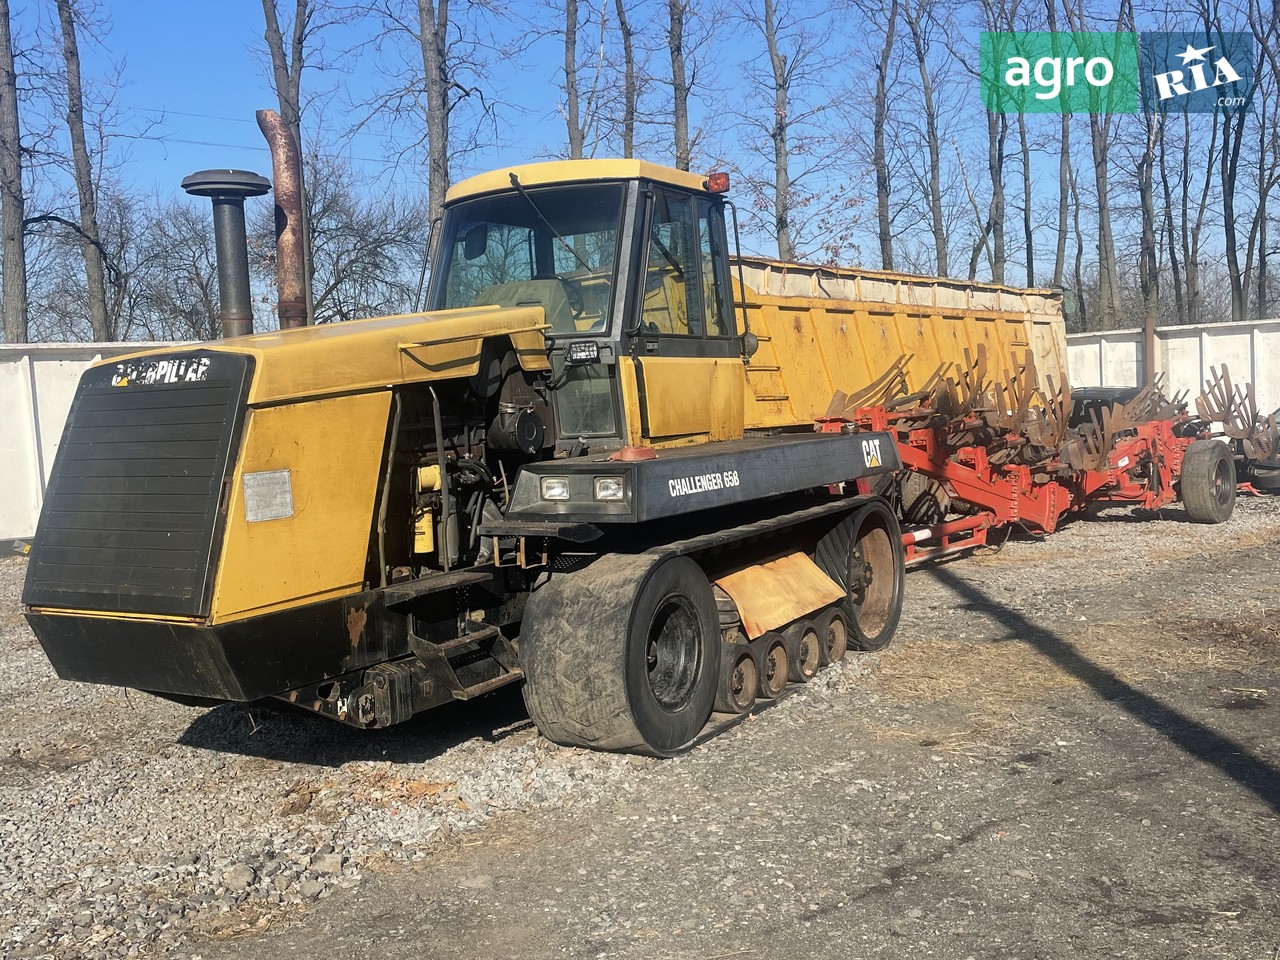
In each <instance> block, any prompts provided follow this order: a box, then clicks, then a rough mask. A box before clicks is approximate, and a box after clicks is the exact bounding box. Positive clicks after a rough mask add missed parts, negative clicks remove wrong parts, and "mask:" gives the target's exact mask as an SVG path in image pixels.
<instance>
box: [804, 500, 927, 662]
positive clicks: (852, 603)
mask: <svg viewBox="0 0 1280 960" xmlns="http://www.w3.org/2000/svg"><path fill="white" fill-rule="evenodd" d="M814 560H815V561H816V562H817V564H818V566H819V567H820V568H821V569H822V572H823V573H825V574H826V575H827V576H829V577H830V578H831V579H832V580H834V581H836V583H838V584H840V585H841V586H842V587H844V588H845V590H846V592H847V597H846V599H845V601H844V602H843V603H842V604H841V605H840V606H841V609H842V610H843V611H844V613H845V616H846V620H847V623H848V626H849V646H850V647H852V648H853V649H854V650H882V649H884V648H885V647H887V646H888V645H889V643H890V641H892V640H893V634H894V631H895V630H897V629H898V620H899V619H900V618H901V616H902V588H903V579H904V577H905V573H906V569H905V566H904V564H903V557H902V528H901V527H899V526H898V519H897V517H895V516H894V515H893V511H892V510H890V509H889V505H888V504H887V503H885V501H883V500H878V499H877V500H872V501H870V502H869V503H867V504H865V505H864V506H862V507H860V508H859V509H858V510H855V511H854V512H853V513H851V514H850V515H849V516H847V517H845V518H844V519H843V520H841V521H840V523H838V524H837V525H836V526H835V527H834V528H833V529H832V530H831V531H829V532H828V533H827V534H826V535H825V536H823V537H822V539H821V540H819V541H818V547H817V550H816V551H815V553H814Z"/></svg>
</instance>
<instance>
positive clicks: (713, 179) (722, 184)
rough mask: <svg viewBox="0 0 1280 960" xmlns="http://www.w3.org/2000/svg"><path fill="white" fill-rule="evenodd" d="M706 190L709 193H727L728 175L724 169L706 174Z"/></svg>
mask: <svg viewBox="0 0 1280 960" xmlns="http://www.w3.org/2000/svg"><path fill="white" fill-rule="evenodd" d="M707 190H708V191H709V192H710V193H728V192H729V175H728V174H727V173H725V172H724V171H720V172H719V173H709V174H707Z"/></svg>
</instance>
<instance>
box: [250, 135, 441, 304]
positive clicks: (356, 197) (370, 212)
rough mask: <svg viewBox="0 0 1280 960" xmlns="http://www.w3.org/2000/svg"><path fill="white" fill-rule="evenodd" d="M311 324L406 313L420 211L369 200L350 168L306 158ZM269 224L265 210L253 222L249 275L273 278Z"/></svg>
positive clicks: (404, 203) (379, 197)
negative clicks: (312, 260)
mask: <svg viewBox="0 0 1280 960" xmlns="http://www.w3.org/2000/svg"><path fill="white" fill-rule="evenodd" d="M307 164H308V174H309V179H310V181H311V184H312V188H311V193H310V194H309V197H308V200H309V202H310V204H311V213H310V217H311V225H312V239H313V243H314V248H315V312H316V323H318V324H323V323H337V322H340V321H343V320H354V319H359V318H361V317H373V316H381V315H385V314H391V313H400V312H404V311H406V310H410V309H412V307H413V300H414V295H415V291H416V287H417V280H418V277H417V271H416V270H415V269H414V266H413V265H414V264H415V263H417V262H419V261H418V257H419V256H420V254H421V247H422V237H423V236H425V234H426V232H427V229H428V226H429V220H428V216H427V210H426V208H425V206H424V205H423V204H422V203H420V202H418V201H416V200H413V199H405V198H403V197H400V196H398V195H396V194H395V193H389V192H384V193H379V194H376V195H370V194H369V193H368V192H367V191H365V190H364V189H363V188H362V183H361V179H360V177H359V176H358V175H357V173H356V171H355V170H354V169H353V168H352V166H351V164H350V162H349V161H347V160H345V159H341V158H338V157H316V156H314V155H313V156H311V157H309V158H308V160H307ZM274 237H275V222H274V218H273V216H272V215H271V212H270V210H269V209H268V208H266V207H260V208H259V214H258V216H256V217H255V218H254V219H253V221H252V227H251V237H250V258H251V268H252V269H254V270H255V271H256V272H257V273H258V275H259V276H261V277H262V278H263V279H264V281H266V282H267V283H268V284H269V283H270V278H272V277H274V276H275V263H274V258H275V245H274V242H273V239H274Z"/></svg>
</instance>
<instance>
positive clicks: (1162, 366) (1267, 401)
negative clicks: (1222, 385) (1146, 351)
mask: <svg viewBox="0 0 1280 960" xmlns="http://www.w3.org/2000/svg"><path fill="white" fill-rule="evenodd" d="M1223 364H1225V365H1226V366H1227V367H1228V368H1229V369H1230V371H1231V379H1232V381H1233V382H1235V383H1238V384H1243V383H1246V382H1248V383H1252V384H1253V386H1254V390H1255V392H1256V396H1257V398H1258V408H1259V410H1261V411H1262V412H1264V413H1270V412H1271V411H1272V410H1274V409H1276V407H1280V319H1277V320H1254V321H1249V322H1245V323H1204V324H1195V325H1191V326H1185V327H1158V328H1157V329H1156V372H1157V373H1163V374H1164V383H1165V388H1166V391H1167V392H1172V393H1177V392H1178V391H1181V390H1187V391H1190V393H1191V396H1192V397H1195V396H1196V395H1198V394H1199V393H1200V392H1201V391H1202V390H1203V389H1204V382H1205V380H1207V379H1208V378H1209V368H1210V367H1221V366H1222V365H1223ZM1067 369H1069V370H1070V371H1071V384H1072V386H1076V387H1132V386H1137V385H1138V384H1139V383H1141V382H1142V379H1143V369H1142V331H1141V330H1109V331H1107V332H1106V333H1069V334H1067Z"/></svg>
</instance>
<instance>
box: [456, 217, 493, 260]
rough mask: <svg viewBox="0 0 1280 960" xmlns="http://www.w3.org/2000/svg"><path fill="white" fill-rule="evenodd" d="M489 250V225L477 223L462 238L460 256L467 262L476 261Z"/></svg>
mask: <svg viewBox="0 0 1280 960" xmlns="http://www.w3.org/2000/svg"><path fill="white" fill-rule="evenodd" d="M488 249H489V225H488V224H485V223H477V224H476V225H475V226H474V227H472V228H471V229H470V230H468V231H467V235H466V236H465V237H463V238H462V256H463V257H465V258H466V259H467V260H476V259H479V258H480V257H483V256H484V252H485V251H486V250H488Z"/></svg>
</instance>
